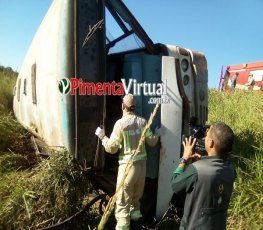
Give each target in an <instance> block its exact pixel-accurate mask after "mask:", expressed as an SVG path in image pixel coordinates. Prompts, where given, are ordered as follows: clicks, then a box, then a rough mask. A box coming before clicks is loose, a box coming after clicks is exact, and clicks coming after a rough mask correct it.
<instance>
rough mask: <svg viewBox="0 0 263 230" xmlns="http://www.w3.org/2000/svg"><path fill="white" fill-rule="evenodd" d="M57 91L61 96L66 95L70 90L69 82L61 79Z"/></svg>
mask: <svg viewBox="0 0 263 230" xmlns="http://www.w3.org/2000/svg"><path fill="white" fill-rule="evenodd" d="M58 89H59V91H60V93H62V94H68V93H69V90H70V81H69V80H68V79H67V78H63V79H61V80H60V81H59V84H58Z"/></svg>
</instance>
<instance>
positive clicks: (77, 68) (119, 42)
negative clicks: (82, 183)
mask: <svg viewBox="0 0 263 230" xmlns="http://www.w3.org/2000/svg"><path fill="white" fill-rule="evenodd" d="M112 27H114V30H115V31H116V29H117V28H118V30H119V34H118V35H117V36H116V37H113V36H112V35H113V34H112V33H111V32H110V29H112ZM115 27H116V28H115ZM124 80H125V82H127V83H128V82H129V81H130V80H132V83H133V84H134V83H138V84H139V83H145V82H146V83H149V84H163V85H165V87H166V89H165V95H164V96H165V98H166V99H167V100H168V103H167V100H166V99H165V100H166V101H162V104H161V106H160V109H159V111H158V113H157V115H156V117H155V119H154V121H153V124H152V129H154V127H156V126H160V125H163V126H164V127H165V129H166V132H165V134H164V135H163V136H162V137H161V142H160V143H159V144H158V145H157V146H156V147H154V148H148V147H147V152H148V156H147V178H146V185H145V194H144V197H143V199H142V204H143V205H142V207H143V208H142V209H144V210H142V212H143V213H149V212H150V210H154V211H153V216H154V218H157V219H160V218H161V217H162V215H164V213H165V211H166V210H167V207H168V205H169V202H170V199H171V197H172V195H173V192H172V189H171V186H170V178H171V175H172V172H173V170H174V168H176V167H177V165H178V162H179V158H180V156H181V143H182V135H190V130H191V129H190V122H191V120H193V118H194V120H195V121H196V122H195V123H196V125H204V124H205V122H206V120H207V112H208V111H207V108H208V92H207V82H208V72H207V62H206V58H205V56H204V55H203V54H202V53H200V52H196V51H192V50H189V49H185V48H182V47H179V46H176V45H165V44H161V43H158V44H154V43H153V42H152V40H151V39H150V38H149V37H148V35H147V34H146V32H145V31H144V30H143V28H142V27H141V26H140V24H139V23H138V22H137V20H136V19H135V17H134V16H133V15H132V14H131V13H130V11H129V10H128V9H127V7H126V6H125V5H124V4H123V2H122V1H120V0H105V1H103V0H56V1H53V2H52V4H51V6H50V8H49V10H48V12H47V14H46V16H45V17H44V19H43V21H42V23H41V25H40V26H39V29H38V31H37V32H36V34H35V37H34V39H33V41H32V43H31V45H30V48H29V50H28V52H27V54H26V56H25V59H24V62H23V65H22V68H21V70H20V72H19V76H18V79H17V83H16V86H15V89H14V113H15V116H16V118H17V119H18V121H19V122H20V123H21V124H22V125H23V126H24V127H25V128H26V129H27V130H29V131H30V132H31V133H32V134H33V135H34V136H35V137H36V138H38V140H41V141H42V142H43V143H45V144H46V145H47V146H49V147H52V148H60V147H63V148H66V149H67V150H68V151H69V152H70V153H71V154H72V155H73V156H74V158H75V159H76V160H77V161H78V162H80V163H81V164H85V166H86V167H88V168H91V169H92V172H93V178H92V181H93V184H94V186H95V187H97V188H99V189H102V190H103V191H105V192H106V193H107V194H109V195H113V193H114V191H115V186H116V176H117V168H118V154H115V155H112V154H108V153H107V152H104V148H103V147H102V146H101V142H100V141H99V140H98V138H97V136H96V135H95V134H94V133H95V130H96V127H97V126H99V125H103V126H104V127H105V129H106V135H107V136H109V135H110V134H111V131H112V128H113V125H114V123H115V122H116V120H117V119H119V118H120V117H121V116H122V111H121V95H109V94H107V95H104V96H102V95H99V92H101V91H98V92H97V91H96V92H95V93H94V92H93V93H92V92H90V91H89V92H87V91H85V90H86V88H85V90H84V88H81V87H82V86H83V84H84V83H94V84H95V85H97V86H98V85H100V84H103V83H111V84H113V82H115V83H123V81H124ZM82 83H83V84H82ZM67 84H70V87H72V88H70V90H68V89H69V88H67V87H66V86H68V85H67ZM74 84H75V85H74ZM77 84H78V85H77ZM73 86H74V87H73ZM132 89H133V88H132ZM132 89H131V91H130V93H134V91H133V90H132ZM83 92H84V93H83ZM83 94H84V95H83ZM158 98H159V99H160V97H159V96H156V95H155V96H152V95H143V94H141V95H138V96H136V105H137V106H136V113H137V114H138V115H141V116H143V117H145V118H146V119H148V118H149V116H150V114H151V112H152V110H153V108H154V106H155V104H154V103H156V102H157V101H158V100H159V99H158ZM159 102H160V101H159Z"/></svg>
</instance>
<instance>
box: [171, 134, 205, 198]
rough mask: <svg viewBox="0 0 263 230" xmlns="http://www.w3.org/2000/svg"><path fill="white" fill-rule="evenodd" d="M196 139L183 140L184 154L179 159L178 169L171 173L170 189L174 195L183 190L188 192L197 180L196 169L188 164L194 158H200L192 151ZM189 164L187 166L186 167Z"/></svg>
mask: <svg viewBox="0 0 263 230" xmlns="http://www.w3.org/2000/svg"><path fill="white" fill-rule="evenodd" d="M195 143H196V139H192V137H189V138H185V140H184V141H183V147H184V153H183V157H182V158H181V159H180V163H179V165H178V167H177V168H176V169H175V171H174V172H173V178H172V188H173V191H174V192H175V193H177V192H179V191H182V190H184V191H185V192H187V191H189V190H190V189H191V188H192V186H193V184H194V183H195V182H196V180H197V172H196V169H195V168H194V167H193V166H192V165H191V164H189V161H190V160H191V159H194V158H201V155H200V154H196V153H194V151H193V148H194V146H195ZM188 164H189V165H188Z"/></svg>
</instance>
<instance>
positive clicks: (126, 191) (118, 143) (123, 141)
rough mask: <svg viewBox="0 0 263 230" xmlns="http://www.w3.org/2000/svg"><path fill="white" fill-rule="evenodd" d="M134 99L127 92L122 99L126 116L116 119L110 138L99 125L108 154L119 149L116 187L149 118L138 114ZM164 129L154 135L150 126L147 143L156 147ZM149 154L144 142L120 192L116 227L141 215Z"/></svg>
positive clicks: (135, 219) (98, 130)
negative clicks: (146, 118)
mask: <svg viewBox="0 0 263 230" xmlns="http://www.w3.org/2000/svg"><path fill="white" fill-rule="evenodd" d="M134 110H135V99H134V96H133V95H132V94H127V95H125V96H124V98H123V100H122V111H123V116H122V118H121V119H119V120H117V122H116V123H115V125H114V127H113V131H112V133H111V136H110V138H108V137H107V136H105V132H104V130H103V129H100V128H99V127H98V128H97V130H96V132H95V134H96V135H97V136H98V137H99V138H100V139H101V140H102V145H103V146H104V147H105V150H106V151H107V152H108V153H113V154H114V153H116V152H117V151H118V149H120V152H119V168H118V177H117V186H116V187H117V188H118V186H119V185H120V183H121V180H122V178H123V175H124V172H125V168H126V166H127V163H128V161H130V160H131V158H132V154H133V153H134V152H135V151H136V149H137V147H138V145H139V141H140V138H141V134H142V132H143V130H144V128H145V126H146V124H147V121H146V120H145V119H144V118H142V117H140V116H137V115H135V113H134ZM161 133H162V129H161V128H159V129H156V130H155V135H153V133H152V132H151V130H150V129H148V130H147V132H146V135H145V140H146V143H147V144H148V145H150V146H155V145H156V144H157V142H158V137H159V136H160V135H161ZM146 159H147V153H146V150H145V144H144V143H143V145H142V147H141V149H140V150H139V152H138V153H137V154H136V155H135V157H134V158H133V159H132V165H131V168H130V170H129V173H128V175H127V177H126V179H125V182H124V184H123V186H122V188H121V190H120V192H119V193H118V195H117V201H116V209H115V217H116V220H117V226H116V229H129V227H130V219H132V220H134V221H137V220H139V219H140V218H141V217H142V214H141V211H140V199H141V197H142V195H143V190H144V183H145V175H146Z"/></svg>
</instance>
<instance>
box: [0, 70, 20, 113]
mask: <svg viewBox="0 0 263 230" xmlns="http://www.w3.org/2000/svg"><path fill="white" fill-rule="evenodd" d="M17 75H18V73H17V72H14V71H13V70H12V69H11V68H5V67H3V66H0V114H6V113H8V112H9V111H11V110H12V106H13V95H12V92H13V88H14V86H15V82H16V78H17Z"/></svg>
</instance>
